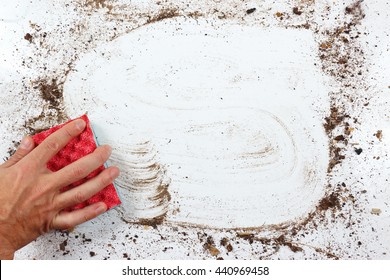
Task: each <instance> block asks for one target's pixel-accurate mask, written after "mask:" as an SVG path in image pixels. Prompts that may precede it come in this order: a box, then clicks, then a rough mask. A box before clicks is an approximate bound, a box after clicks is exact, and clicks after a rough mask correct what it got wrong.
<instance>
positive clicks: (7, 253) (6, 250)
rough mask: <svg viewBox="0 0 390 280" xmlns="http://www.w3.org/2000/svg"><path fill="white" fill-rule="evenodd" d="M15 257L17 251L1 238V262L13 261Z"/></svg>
mask: <svg viewBox="0 0 390 280" xmlns="http://www.w3.org/2000/svg"><path fill="white" fill-rule="evenodd" d="M14 255H15V250H14V249H12V246H11V244H10V243H9V241H8V240H7V239H6V238H4V237H3V236H0V260H13V259H14Z"/></svg>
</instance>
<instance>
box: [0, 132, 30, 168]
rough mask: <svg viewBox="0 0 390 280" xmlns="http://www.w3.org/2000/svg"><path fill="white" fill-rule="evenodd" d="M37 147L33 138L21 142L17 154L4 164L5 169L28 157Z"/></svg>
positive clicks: (28, 137) (27, 137)
mask: <svg viewBox="0 0 390 280" xmlns="http://www.w3.org/2000/svg"><path fill="white" fill-rule="evenodd" d="M34 147H35V143H34V140H33V139H32V138H31V136H26V137H24V138H23V139H22V141H21V142H20V145H19V147H18V149H17V150H16V152H15V153H14V154H13V155H12V156H11V157H10V158H9V159H8V160H7V161H6V162H5V163H4V164H3V166H4V167H10V166H12V165H14V164H16V163H17V162H19V161H20V160H21V159H22V158H24V157H25V156H26V155H28V154H29V153H30V152H31V151H32V150H33V149H34Z"/></svg>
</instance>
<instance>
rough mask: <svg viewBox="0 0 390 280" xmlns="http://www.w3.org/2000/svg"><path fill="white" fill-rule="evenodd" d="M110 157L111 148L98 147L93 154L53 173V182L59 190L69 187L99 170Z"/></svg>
mask: <svg viewBox="0 0 390 280" xmlns="http://www.w3.org/2000/svg"><path fill="white" fill-rule="evenodd" d="M110 155H111V147H110V146H101V147H98V148H97V149H96V150H95V151H94V152H93V153H91V154H89V155H87V156H85V157H83V158H81V159H79V160H77V161H76V162H73V163H72V164H69V165H67V166H65V167H64V168H62V169H61V170H59V171H57V172H55V173H53V175H52V176H53V180H54V182H58V184H57V187H58V188H62V187H65V186H68V185H70V184H72V183H74V182H76V181H78V180H80V179H83V178H85V177H87V176H88V175H89V174H90V173H91V172H92V171H94V170H96V169H98V168H99V167H100V166H102V165H103V164H104V163H105V162H106V161H107V159H108V158H109V157H110Z"/></svg>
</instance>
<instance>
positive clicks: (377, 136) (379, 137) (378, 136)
mask: <svg viewBox="0 0 390 280" xmlns="http://www.w3.org/2000/svg"><path fill="white" fill-rule="evenodd" d="M374 136H375V137H376V138H378V140H379V141H382V137H383V134H382V130H378V131H377V132H376V133H375V134H374Z"/></svg>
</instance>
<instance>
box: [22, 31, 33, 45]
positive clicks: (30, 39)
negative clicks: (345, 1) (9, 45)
mask: <svg viewBox="0 0 390 280" xmlns="http://www.w3.org/2000/svg"><path fill="white" fill-rule="evenodd" d="M24 39H25V40H27V41H29V42H30V43H32V41H33V36H32V35H31V34H30V33H26V35H24Z"/></svg>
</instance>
